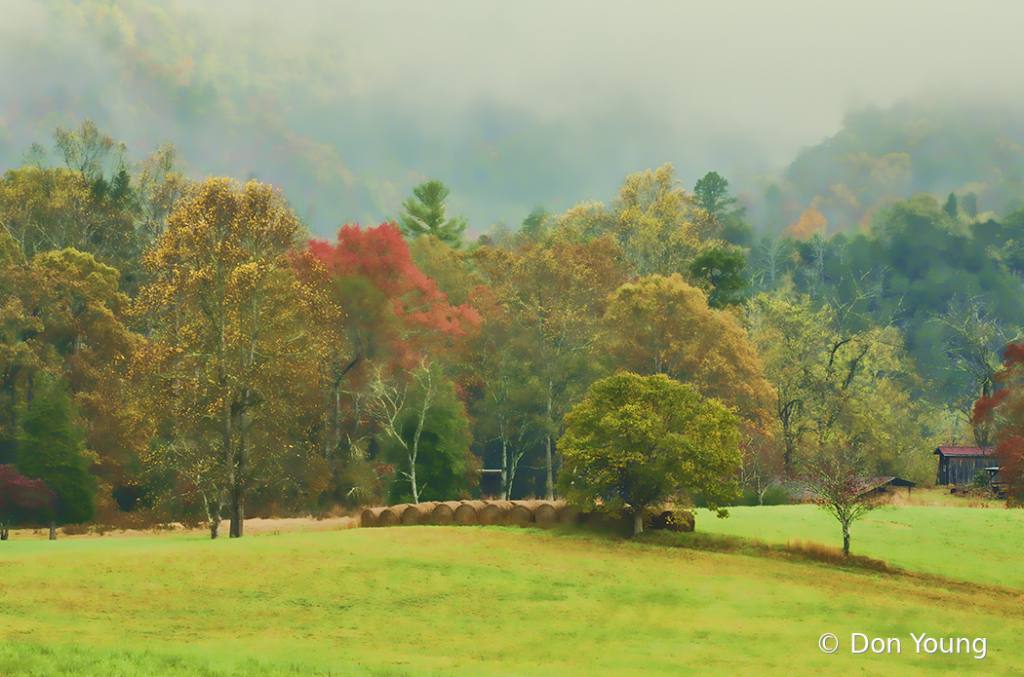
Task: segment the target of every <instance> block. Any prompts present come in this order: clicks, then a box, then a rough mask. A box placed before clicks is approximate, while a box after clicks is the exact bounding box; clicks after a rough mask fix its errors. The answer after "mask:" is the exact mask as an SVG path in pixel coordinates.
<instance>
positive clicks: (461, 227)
mask: <svg viewBox="0 0 1024 677" xmlns="http://www.w3.org/2000/svg"><path fill="white" fill-rule="evenodd" d="M450 193H451V191H450V190H449V189H448V187H447V186H445V185H444V184H443V183H441V182H440V181H438V180H437V179H433V180H430V181H426V182H424V183H421V184H420V185H418V186H416V187H415V188H413V189H412V194H413V197H411V198H409V199H408V200H406V201H405V202H403V203H402V208H403V209H404V210H405V213H403V214H402V217H401V219H400V220H399V222H400V224H401V228H402V234H403V235H405V236H406V237H407V238H410V239H414V238H417V237H419V236H420V235H434V236H435V237H437V238H438V239H440V240H442V241H443V242H445V243H447V244H448V245H450V246H452V247H454V248H456V249H457V248H459V247H461V246H462V233H463V231H465V230H466V223H467V219H466V218H465V217H463V216H453V217H451V218H448V215H447V213H446V210H445V202H446V201H447V200H448V195H449V194H450Z"/></svg>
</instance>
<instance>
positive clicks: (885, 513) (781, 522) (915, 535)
mask: <svg viewBox="0 0 1024 677" xmlns="http://www.w3.org/2000/svg"><path fill="white" fill-rule="evenodd" d="M697 529H698V530H699V531H703V532H710V533H718V534H729V535H733V536H742V537H746V538H758V539H761V540H766V541H769V542H774V543H782V544H785V543H786V542H787V541H788V540H790V539H796V538H800V539H804V540H811V541H816V542H818V543H824V544H828V545H834V546H837V547H842V544H843V534H842V529H841V527H840V526H839V522H838V521H836V519H835V518H834V517H832V516H830V515H828V514H827V513H826V512H825V511H823V510H821V509H818V508H815V507H813V506H809V505H783V506H771V507H759V508H730V509H729V517H728V518H726V519H716V518H715V517H713V516H712V515H710V514H709V513H707V512H706V511H702V512H701V513H699V514H698V522H697ZM851 532H852V540H851V547H850V551H851V552H853V553H855V554H859V555H866V556H868V557H874V558H877V559H882V560H885V561H887V562H888V563H889V564H892V565H894V566H898V567H901V568H904V569H909V570H911V571H920V572H925V573H932V574H939V575H942V576H949V577H952V578H958V579H962V580H967V581H976V582H979V583H985V584H994V585H1005V586H1013V587H1018V588H1024V510H1005V509H998V508H986V509H982V508H977V509H975V508H955V507H944V506H943V507H926V506H914V505H911V506H900V507H884V508H879V509H876V510H875V511H873V512H871V513H869V514H868V515H867V516H866V517H864V518H863V519H861V520H860V521H858V522H855V523H854V524H853V527H852V529H851Z"/></svg>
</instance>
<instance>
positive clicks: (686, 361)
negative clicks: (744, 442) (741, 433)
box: [596, 274, 775, 426]
mask: <svg viewBox="0 0 1024 677" xmlns="http://www.w3.org/2000/svg"><path fill="white" fill-rule="evenodd" d="M602 326H603V332H602V334H601V337H600V339H599V341H598V342H597V344H596V347H597V349H598V351H599V352H600V353H601V354H603V355H605V356H606V357H607V359H608V361H609V362H611V363H612V364H614V365H615V367H616V368H617V369H619V370H623V371H631V372H634V373H637V374H640V375H643V376H646V375H653V374H665V375H666V376H669V377H671V378H674V379H676V380H678V381H682V382H684V383H689V384H690V385H691V386H693V387H694V388H695V389H696V390H697V392H699V393H700V394H701V395H703V396H705V397H714V398H717V399H719V400H721V401H722V402H724V403H725V404H727V405H729V406H732V407H734V408H735V409H736V410H737V412H738V413H739V414H740V416H742V417H743V418H744V419H745V420H747V421H749V422H751V423H754V424H755V425H757V426H763V425H766V424H767V423H768V421H769V420H770V418H771V415H770V408H771V403H772V400H773V399H774V396H775V390H774V388H772V386H771V384H770V383H769V382H768V381H767V380H766V379H765V376H764V366H763V365H762V364H761V359H760V357H759V356H758V354H757V350H756V348H755V347H754V344H753V343H752V342H751V341H750V339H749V338H748V337H747V332H746V330H745V329H744V328H743V327H742V326H741V325H740V323H739V321H738V320H737V319H736V316H735V315H733V314H732V313H731V312H729V311H724V310H714V309H712V308H709V307H708V304H707V297H706V296H705V294H704V292H703V291H702V290H700V289H697V288H696V287H692V286H690V285H689V284H687V283H686V282H685V281H684V280H683V278H682V277H681V276H680V275H678V274H674V275H671V276H669V277H663V276H661V275H651V276H649V277H645V278H641V279H640V280H639V281H638V282H635V283H630V284H624V285H622V286H621V287H619V288H618V289H617V290H616V291H615V292H614V293H613V294H612V296H611V300H610V303H609V305H608V309H607V311H606V312H605V315H604V318H603V322H602Z"/></svg>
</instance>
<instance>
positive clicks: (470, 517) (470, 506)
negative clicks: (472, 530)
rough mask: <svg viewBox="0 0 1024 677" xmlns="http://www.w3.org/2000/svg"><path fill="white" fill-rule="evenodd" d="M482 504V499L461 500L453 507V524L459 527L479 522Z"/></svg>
mask: <svg viewBox="0 0 1024 677" xmlns="http://www.w3.org/2000/svg"><path fill="white" fill-rule="evenodd" d="M484 505H486V504H485V503H484V502H483V501H462V503H461V504H459V507H458V508H456V509H455V524H457V525H459V526H461V527H466V526H471V525H474V524H480V511H481V510H482V509H483V508H484Z"/></svg>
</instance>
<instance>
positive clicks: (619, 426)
mask: <svg viewBox="0 0 1024 677" xmlns="http://www.w3.org/2000/svg"><path fill="white" fill-rule="evenodd" d="M738 424H739V420H738V419H737V418H736V416H735V415H734V414H733V413H731V412H730V411H729V410H728V409H727V408H726V407H725V406H724V405H722V404H721V403H720V402H718V401H716V400H713V399H704V398H702V397H701V396H700V395H698V394H697V393H696V392H694V390H693V389H692V388H690V387H689V386H687V385H684V384H681V383H679V382H677V381H673V380H672V379H670V378H669V377H667V376H665V375H663V374H656V375H654V376H638V375H636V374H632V373H628V372H626V373H621V374H616V375H615V376H611V377H608V378H606V379H602V380H600V381H597V382H596V383H594V384H593V385H592V386H591V387H590V389H589V390H588V391H587V396H586V397H585V398H584V400H583V401H582V402H580V403H579V404H577V405H576V406H575V407H573V409H572V411H571V412H569V414H567V415H566V417H565V433H564V434H563V435H562V437H561V438H560V439H559V443H558V446H559V449H560V451H561V454H562V469H561V471H560V472H559V477H558V486H559V490H560V492H561V493H562V495H563V496H565V498H566V500H567V501H568V502H569V503H571V504H573V505H576V506H578V507H580V508H584V509H598V510H601V511H605V512H609V513H612V514H617V513H618V512H620V511H621V510H622V509H624V508H626V507H628V508H629V509H630V510H631V511H632V513H633V534H634V535H636V534H639V533H641V532H642V531H643V514H644V509H645V508H647V507H648V506H651V505H655V504H657V503H659V502H662V501H665V500H666V499H669V498H673V497H675V496H676V495H677V494H678V493H679V492H680V491H682V490H689V491H699V492H700V493H701V494H702V495H703V496H704V498H705V499H706V500H707V505H708V508H709V509H711V510H714V511H716V512H717V513H718V515H719V516H720V517H724V516H726V515H727V514H728V512H727V511H726V510H725V509H724V508H723V507H722V506H725V505H728V504H729V503H730V502H731V501H732V500H734V499H735V497H736V495H737V493H738V487H737V483H736V477H735V476H736V471H737V470H738V469H739V467H740V452H739V449H738V447H737V445H738V443H739V430H738Z"/></svg>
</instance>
